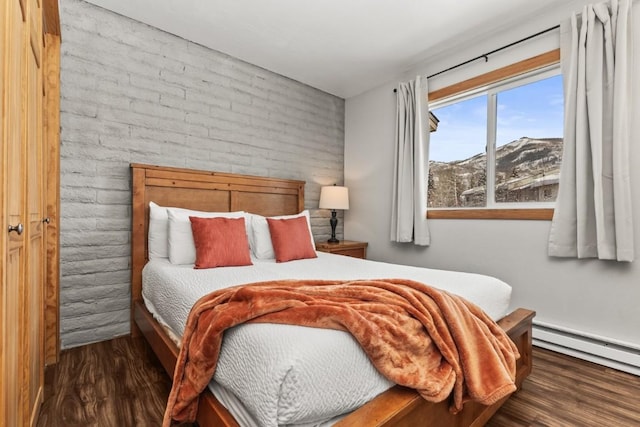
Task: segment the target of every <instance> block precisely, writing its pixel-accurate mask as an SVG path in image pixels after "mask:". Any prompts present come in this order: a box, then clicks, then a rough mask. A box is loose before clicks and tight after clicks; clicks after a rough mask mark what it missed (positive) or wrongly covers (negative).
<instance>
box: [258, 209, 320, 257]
mask: <svg viewBox="0 0 640 427" xmlns="http://www.w3.org/2000/svg"><path fill="white" fill-rule="evenodd" d="M267 223H268V224H269V232H270V233H271V244H272V245H273V251H274V252H275V254H276V262H286V261H292V260H294V259H305V258H317V257H318V255H317V254H316V251H315V250H314V249H313V245H312V244H311V236H310V234H309V225H308V224H307V218H306V217H304V216H299V217H297V218H290V219H273V218H267Z"/></svg>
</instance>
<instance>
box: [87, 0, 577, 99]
mask: <svg viewBox="0 0 640 427" xmlns="http://www.w3.org/2000/svg"><path fill="white" fill-rule="evenodd" d="M87 1H89V2H91V3H94V4H96V5H98V6H102V7H104V8H106V9H109V10H112V11H114V12H116V13H119V14H121V15H125V16H128V17H131V18H133V19H135V20H138V21H141V22H144V23H146V24H149V25H152V26H154V27H157V28H160V29H162V30H164V31H167V32H169V33H172V34H175V35H177V36H180V37H182V38H185V39H187V40H191V41H194V42H196V43H199V44H202V45H204V46H207V47H210V48H212V49H215V50H217V51H220V52H224V53H226V54H228V55H231V56H234V57H236V58H240V59H242V60H244V61H247V62H249V63H252V64H255V65H258V66H260V67H263V68H265V69H268V70H271V71H274V72H276V73H278V74H282V75H284V76H287V77H289V78H292V79H294V80H298V81H300V82H302V83H305V84H308V85H310V86H313V87H316V88H318V89H321V90H324V91H326V92H329V93H332V94H334V95H337V96H340V97H343V98H349V97H351V96H354V95H357V94H359V93H362V92H364V91H366V90H368V89H370V88H372V87H375V86H377V85H379V84H382V83H384V82H387V81H389V80H390V79H392V78H394V76H396V75H398V73H401V72H404V71H406V70H408V69H409V68H411V66H412V65H415V64H417V63H419V62H421V61H423V60H424V59H425V58H427V57H429V56H430V55H433V54H434V53H440V52H442V51H443V50H444V49H447V48H450V47H454V46H460V45H461V44H464V43H470V42H472V41H473V40H477V39H478V38H479V37H487V36H489V35H490V34H491V33H493V32H495V31H498V30H503V29H505V28H508V27H511V26H515V25H518V24H520V23H522V22H526V20H527V19H530V18H531V17H532V16H536V15H538V14H540V13H541V12H542V11H543V10H544V9H545V8H546V7H548V6H550V5H553V6H558V5H560V4H565V3H570V0H444V1H443V0H87ZM511 41H512V40H507V41H506V42H511Z"/></svg>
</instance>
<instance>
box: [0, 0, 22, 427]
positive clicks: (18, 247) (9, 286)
mask: <svg viewBox="0 0 640 427" xmlns="http://www.w3.org/2000/svg"><path fill="white" fill-rule="evenodd" d="M23 6H24V5H23V4H21V3H19V1H18V0H9V1H7V2H4V5H3V7H4V8H5V9H6V17H5V22H6V25H4V26H3V28H4V32H5V34H4V47H6V49H3V52H4V69H5V76H4V80H3V85H4V94H3V95H4V96H3V115H2V117H3V127H4V129H3V140H4V144H5V148H4V152H3V154H4V158H3V169H4V171H5V172H4V175H3V180H4V185H3V190H4V192H3V193H4V194H3V196H4V197H3V199H4V203H5V212H6V224H3V230H2V232H3V233H4V234H5V235H6V237H5V242H6V243H5V244H6V246H5V260H4V261H5V271H4V275H5V276H4V283H3V285H4V286H3V289H2V293H3V301H2V304H3V311H2V316H3V333H2V339H3V342H2V347H3V359H2V381H1V384H2V401H3V402H2V410H3V419H0V424H2V423H3V422H4V424H3V425H7V426H23V425H25V423H26V416H25V409H26V405H24V400H23V399H22V394H23V387H22V386H23V379H24V371H25V366H24V364H23V363H22V358H21V355H20V351H21V349H22V348H23V346H24V337H23V336H22V331H23V330H24V329H23V328H22V327H21V325H20V321H21V318H23V317H24V300H23V299H22V296H23V292H22V289H21V288H22V287H23V285H24V282H25V260H26V258H25V252H26V246H25V236H26V233H25V232H24V229H25V226H26V225H27V224H26V221H25V220H26V218H25V203H24V201H25V199H24V193H25V190H26V188H25V179H24V178H25V164H24V163H25V151H24V139H23V137H24V132H23V123H24V116H23V110H22V107H23V92H22V85H21V84H20V83H19V82H22V81H23V75H24V73H23V71H24V47H25V34H26V29H25V25H24V23H25V22H26V21H25V18H26V15H25V14H24V12H25V10H24V7H23ZM9 227H14V228H15V229H14V231H11V232H9V231H8V230H9Z"/></svg>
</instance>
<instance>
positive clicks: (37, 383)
mask: <svg viewBox="0 0 640 427" xmlns="http://www.w3.org/2000/svg"><path fill="white" fill-rule="evenodd" d="M28 14H29V19H27V22H28V23H29V33H30V35H29V48H27V49H26V50H27V60H26V64H27V76H28V79H27V88H26V98H27V108H26V112H27V121H26V124H27V131H26V149H27V170H26V180H27V191H26V195H27V218H28V221H29V227H28V234H27V236H28V242H29V246H28V248H27V265H28V266H29V267H28V268H29V270H28V272H29V274H28V276H27V277H28V279H27V282H26V283H25V292H24V296H25V298H26V304H25V307H26V318H25V323H23V325H24V326H25V332H26V334H27V339H26V347H27V349H26V353H25V354H27V355H29V358H28V359H27V360H25V362H27V363H28V366H27V367H26V368H27V376H26V377H25V380H26V381H25V382H26V383H28V384H29V387H28V394H27V395H26V396H25V402H27V405H28V407H27V408H28V410H29V414H30V417H29V419H30V424H33V422H34V421H35V419H36V417H37V410H38V409H39V406H40V400H41V398H42V385H43V381H44V370H43V366H44V357H43V352H44V345H43V344H44V341H43V337H44V335H43V330H42V329H43V324H42V318H43V313H44V310H43V290H44V267H45V265H44V257H43V256H42V254H43V251H44V232H43V224H44V223H43V222H42V219H43V218H44V216H45V215H44V210H43V205H44V182H43V179H44V174H43V173H42V171H43V161H42V156H43V152H42V72H41V62H40V61H41V57H40V55H41V52H42V33H41V30H40V29H41V27H42V14H41V13H40V9H39V7H38V4H37V2H36V0H29V7H28Z"/></svg>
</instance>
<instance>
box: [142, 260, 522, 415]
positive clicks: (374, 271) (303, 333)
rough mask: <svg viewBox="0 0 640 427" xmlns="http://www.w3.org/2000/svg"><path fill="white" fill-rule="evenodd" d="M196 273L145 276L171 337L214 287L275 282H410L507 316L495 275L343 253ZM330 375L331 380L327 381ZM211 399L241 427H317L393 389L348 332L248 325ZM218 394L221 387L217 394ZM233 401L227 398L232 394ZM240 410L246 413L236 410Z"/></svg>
mask: <svg viewBox="0 0 640 427" xmlns="http://www.w3.org/2000/svg"><path fill="white" fill-rule="evenodd" d="M253 262H254V265H253V266H246V267H225V268H215V269H207V270H194V269H193V266H190V265H173V264H170V263H169V262H168V261H167V260H165V259H156V260H152V261H150V262H149V263H148V264H147V265H146V266H145V268H144V270H143V291H142V293H143V297H144V300H145V303H146V304H147V307H148V308H149V309H150V311H151V312H152V313H153V314H154V315H155V316H156V317H157V318H158V319H159V320H161V322H162V323H164V324H166V326H168V327H169V328H170V329H171V331H173V332H174V333H175V334H176V335H178V336H180V335H181V334H182V332H183V331H184V327H185V324H186V320H187V317H188V314H189V310H190V309H191V306H192V305H193V304H194V303H195V302H196V301H197V300H198V299H199V298H200V297H201V296H203V295H205V294H207V293H209V292H212V291H214V290H216V289H221V288H225V287H229V286H233V285H237V284H245V283H251V282H257V281H265V280H277V279H372V278H406V279H413V280H417V281H419V282H423V283H426V284H428V285H431V286H435V287H437V288H440V289H444V290H447V291H449V292H453V293H455V294H458V295H461V296H463V297H465V298H466V299H468V300H470V301H472V302H474V303H475V304H477V305H479V306H480V307H482V308H483V309H484V310H485V311H486V312H487V314H489V315H490V316H491V317H492V318H493V319H499V318H501V317H502V316H504V315H505V314H506V311H507V308H508V305H509V299H510V296H511V288H510V287H509V286H508V285H507V284H505V283H504V282H502V281H500V280H498V279H496V278H493V277H488V276H483V275H477V274H470V273H459V272H452V271H444V270H431V269H425V268H418V267H409V266H401V265H395V264H387V263H381V262H374V261H367V260H360V259H355V258H349V257H345V256H340V255H331V254H325V253H318V258H316V259H308V260H299V261H291V262H287V263H275V262H274V261H273V260H271V261H264V260H257V259H254V260H253ZM328 373H330V375H328ZM214 382H216V383H218V385H219V386H218V385H216V386H214V387H213V391H214V394H216V396H217V397H219V398H220V400H222V401H223V403H224V404H225V405H226V406H227V407H228V408H229V409H230V410H231V412H232V413H233V414H234V416H235V417H236V419H238V421H239V422H240V423H241V425H243V426H244V425H248V426H251V425H260V426H277V425H314V424H318V423H320V422H322V421H326V420H328V419H331V418H332V417H335V416H337V415H339V414H343V413H346V412H349V411H352V410H354V409H356V408H357V407H359V406H361V405H362V404H364V403H365V402H367V401H369V400H371V399H372V398H373V397H375V396H376V395H378V394H380V393H381V392H383V391H385V390H386V389H388V388H389V387H391V386H392V385H393V384H392V383H391V382H389V381H388V380H386V379H385V378H384V377H382V376H381V375H380V374H379V373H378V372H377V370H376V369H375V368H374V367H373V365H371V363H370V362H369V360H368V358H367V356H366V355H365V353H364V352H363V351H362V349H361V348H360V346H359V345H358V343H357V342H356V341H355V340H354V339H353V338H352V337H351V335H349V334H348V333H346V332H341V331H334V330H324V329H315V328H306V327H301V326H290V325H273V324H253V325H242V326H238V327H236V328H233V329H231V330H229V331H227V332H226V333H225V338H224V342H223V345H222V350H221V353H220V359H219V361H218V366H217V369H216V372H215V375H214ZM220 386H221V387H220ZM225 395H226V396H225ZM239 402H242V404H243V407H237V406H238V403H239Z"/></svg>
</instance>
